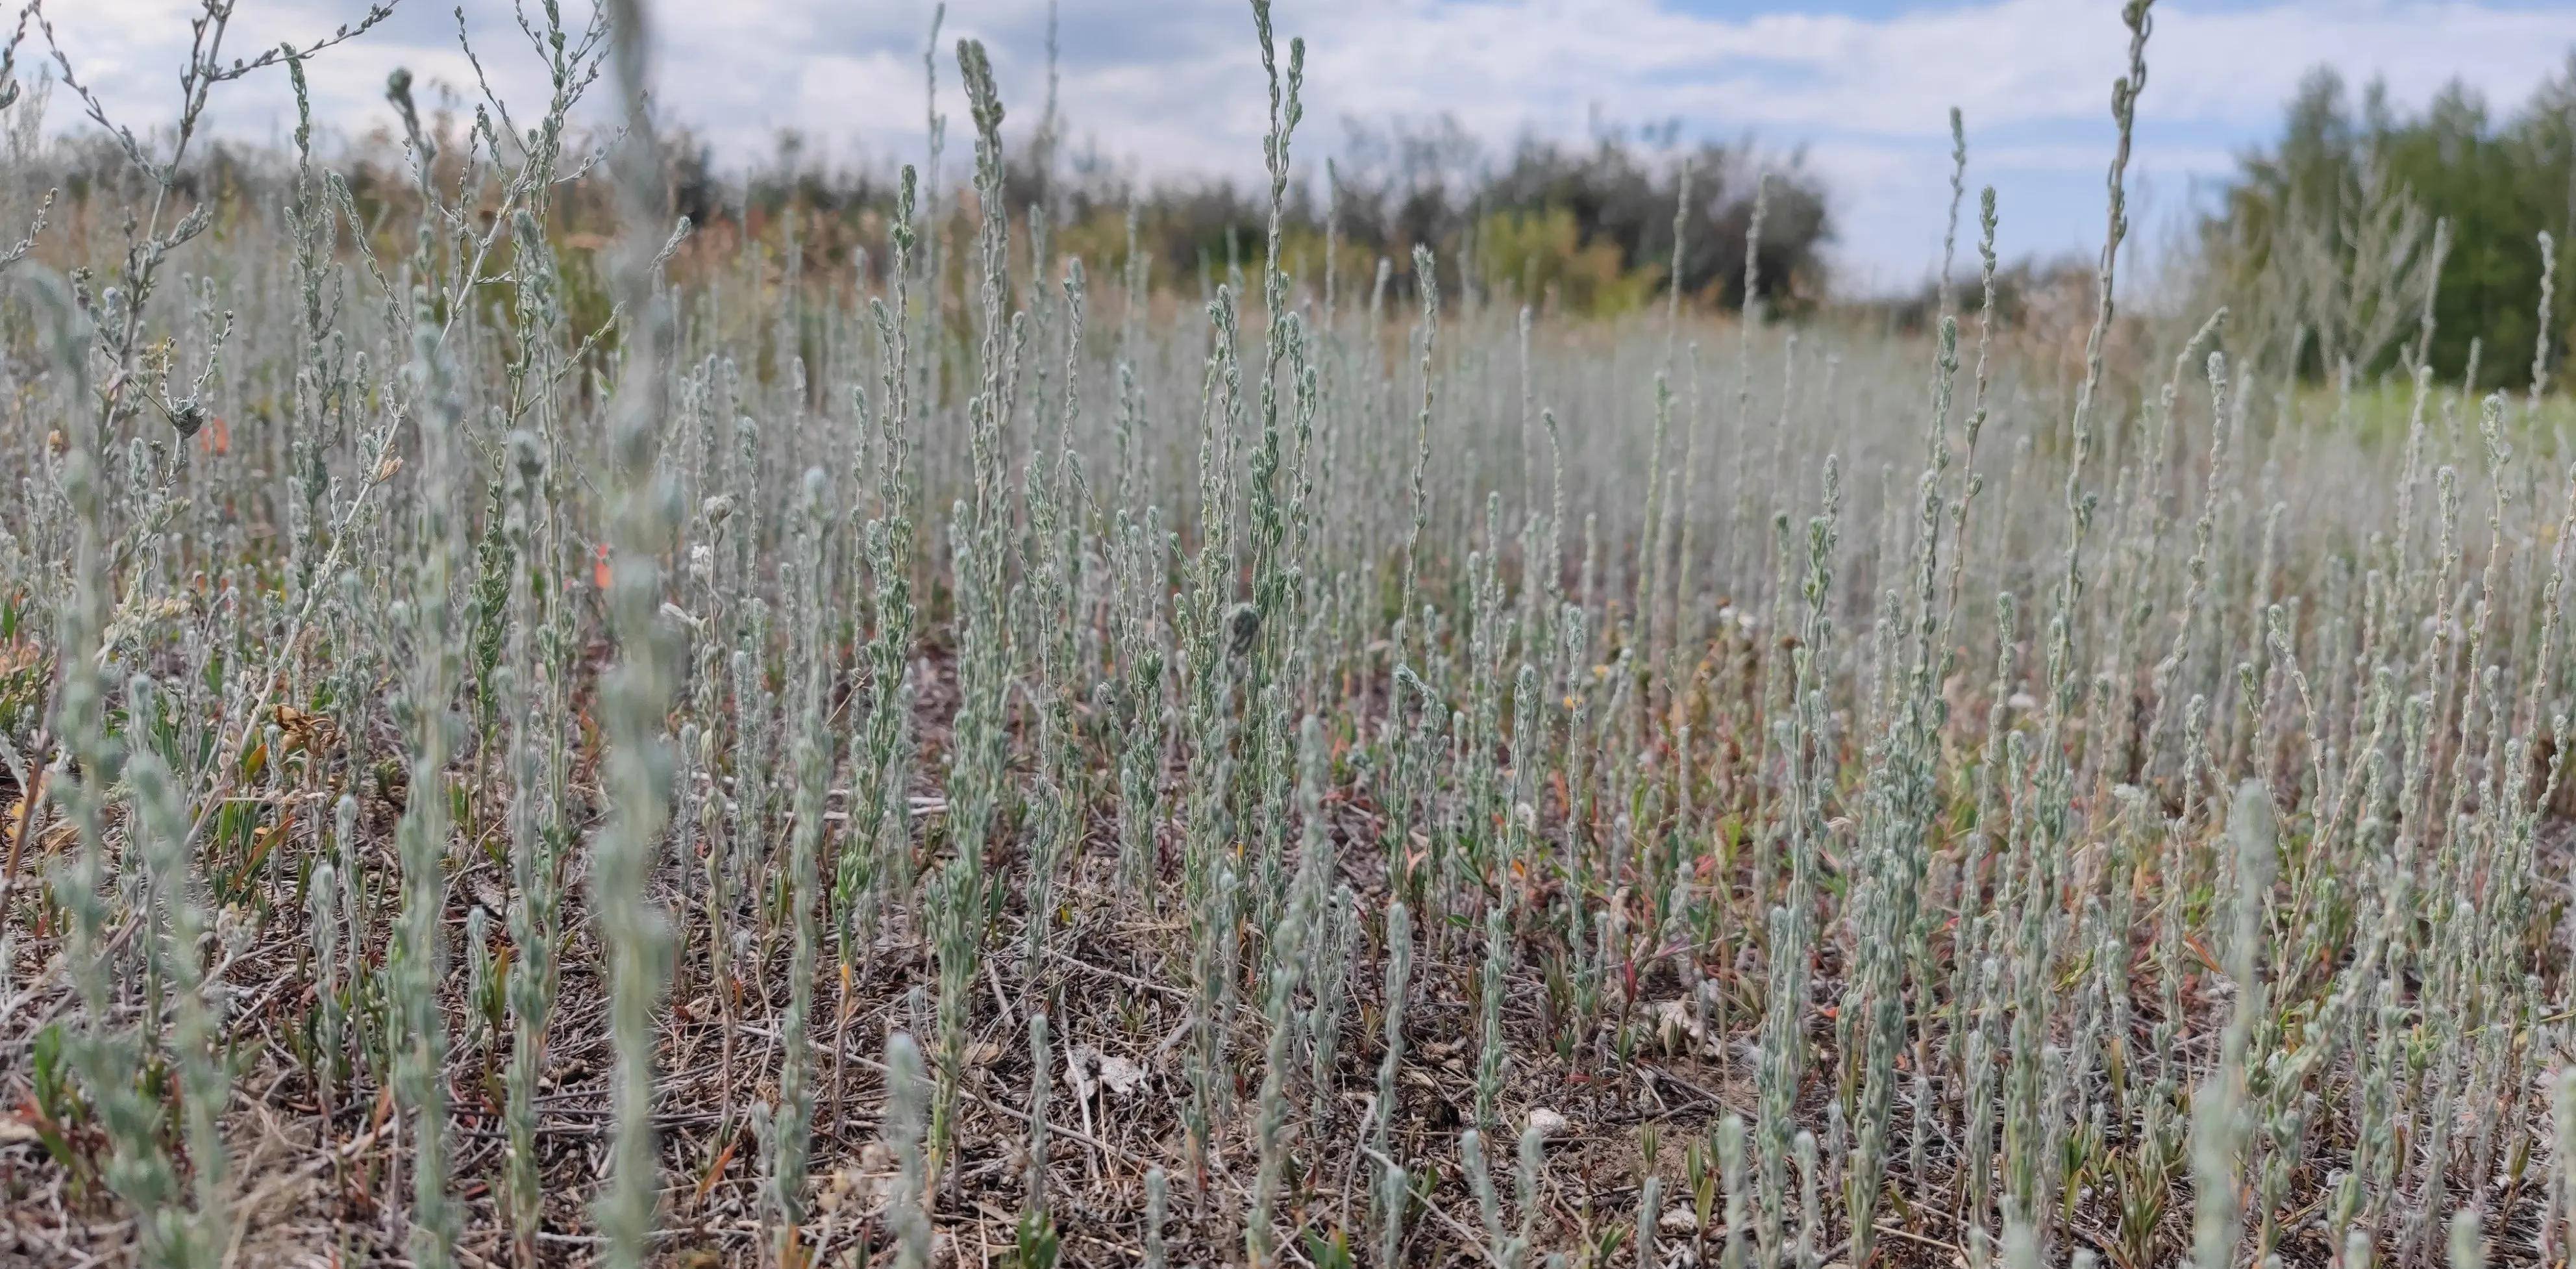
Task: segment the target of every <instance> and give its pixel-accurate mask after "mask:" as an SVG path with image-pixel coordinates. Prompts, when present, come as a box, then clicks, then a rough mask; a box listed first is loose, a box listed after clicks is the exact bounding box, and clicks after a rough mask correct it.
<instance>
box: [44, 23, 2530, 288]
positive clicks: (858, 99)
mask: <svg viewBox="0 0 2576 1269" xmlns="http://www.w3.org/2000/svg"><path fill="white" fill-rule="evenodd" d="M565 2H566V7H567V9H568V10H570V11H572V12H574V13H576V14H577V13H579V12H583V11H586V0H565ZM1061 5H1062V8H1061V19H1060V20H1061V47H1062V61H1063V69H1062V102H1063V110H1064V112H1065V115H1066V124H1067V131H1068V134H1069V136H1070V139H1071V140H1072V141H1073V142H1074V143H1076V144H1077V145H1084V146H1089V147H1091V148H1093V149H1095V150H1096V151H1097V152H1098V153H1099V154H1100V155H1102V156H1104V157H1106V158H1108V159H1110V160H1112V161H1114V162H1116V163H1118V164H1120V165H1121V166H1123V167H1125V168H1127V169H1128V170H1131V171H1134V172H1137V173H1139V174H1143V175H1147V176H1181V175H1187V174H1192V173H1209V174H1228V175H1235V176H1244V175H1249V174H1253V173H1257V172H1258V171H1259V168H1260V145H1259V137H1260V132H1261V128H1262V120H1263V110H1264V104H1265V103H1264V97H1263V90H1262V86H1261V80H1260V71H1259V65H1258V61H1257V56H1256V51H1255V45H1254V43H1253V39H1252V24H1251V20H1250V18H1249V16H1248V12H1247V8H1246V6H1245V5H1244V4H1242V3H1240V2H1239V0H1061ZM364 6H365V0H241V3H240V14H239V16H238V17H237V18H236V20H235V23H234V33H233V36H232V37H231V39H230V40H229V41H228V43H227V48H228V49H229V50H232V51H235V52H246V51H250V50H255V49H258V48H260V47H263V46H267V45H271V44H274V43H275V42H276V41H277V40H278V39H280V38H283V37H285V36H288V35H292V34H303V35H310V34H312V33H316V32H320V31H325V30H327V29H329V28H330V27H332V26H335V25H337V24H339V23H341V22H345V21H349V20H351V19H354V18H355V17H357V16H358V15H359V14H360V13H361V12H363V10H364ZM456 7H457V6H456V4H455V3H454V0H436V2H435V3H430V2H427V0H405V2H404V4H403V5H402V7H401V8H400V9H399V10H398V11H397V14H396V16H395V17H394V18H393V20H391V21H390V22H388V23H386V24H385V25H384V26H382V27H380V28H378V29H377V30H376V31H374V32H372V33H370V34H369V35H367V36H366V37H365V38H363V39H361V40H359V41H357V42H355V43H353V44H350V45H347V46H344V47H342V48H340V49H336V50H334V51H332V52H331V53H329V54H327V55H326V56H325V58H323V59H322V60H320V61H318V62H317V63H316V64H315V66H314V71H313V78H314V82H315V92H316V96H317V102H316V105H317V114H318V116H319V117H320V119H321V120H322V121H323V122H324V123H325V124H326V125H327V126H329V127H330V128H333V129H336V130H338V131H339V132H341V133H343V134H346V135H359V134H363V133H364V132H366V131H368V130H370V129H373V128H376V127H380V126H383V125H384V124H385V123H386V122H387V121H388V120H389V118H390V114H389V111H388V109H387V108H386V107H385V105H384V103H383V100H382V89H383V84H384V78H385V75H386V73H387V72H388V71H390V70H392V69H393V68H395V67H396V66H408V67H410V68H412V70H413V71H414V72H415V74H417V75H419V76H420V77H421V78H422V79H423V80H425V81H427V82H429V83H432V84H440V83H445V84H453V85H462V84H466V83H470V82H471V81H470V75H471V72H470V70H469V68H468V67H467V64H466V61H465V58H464V56H463V54H462V53H461V52H460V51H459V49H458V39H457V35H458V31H457V27H458V17H457V14H456V12H455V10H456ZM931 7H932V6H931V0H713V2H709V0H686V2H674V0H663V2H662V3H660V4H658V5H657V11H658V13H659V15H660V17H659V20H660V22H661V24H662V25H661V29H660V32H659V35H660V46H659V50H658V55H659V58H660V67H661V70H660V76H661V81H660V82H661V84H662V93H663V96H664V99H665V101H666V103H667V104H668V106H669V108H670V110H671V111H673V112H674V113H675V114H677V115H678V116H679V117H680V118H682V119H684V120H685V121H687V122H688V123H689V124H690V125H691V126H692V127H694V128H696V129H697V130H698V131H699V132H700V133H701V134H703V135H705V136H706V137H708V138H709V139H710V140H712V141H713V142H715V143H716V145H717V146H718V147H719V149H720V151H723V150H731V151H732V152H734V153H744V154H749V153H760V154H765V153H768V152H770V151H771V149H772V148H773V147H774V144H775V139H776V137H777V135H778V133H779V132H780V131H781V130H782V129H787V128H795V129H797V130H799V131H801V132H802V133H804V134H805V135H806V136H807V137H808V138H809V139H810V147H811V148H813V149H819V150H820V151H821V152H823V153H824V154H827V155H830V156H833V157H836V158H841V159H845V160H848V161H852V162H861V161H864V162H877V163H887V162H893V161H898V160H901V159H909V158H914V157H916V156H917V155H918V154H919V153H920V150H921V146H922V139H923V125H922V115H923V103H922V78H921V74H922V68H921V50H922V45H923V40H924V37H925V35H926V34H927V31H928V28H929V22H930V11H931ZM2118 7H2119V6H2118V4H2117V2H2116V0H1805V2H1803V3H1790V2H1788V0H1278V3H1277V11H1278V25H1279V27H1280V31H1281V35H1282V37H1283V38H1285V37H1286V36H1288V35H1303V36H1304V37H1305V38H1306V40H1307V44H1308V74H1307V88H1306V96H1307V101H1308V103H1309V105H1308V112H1307V123H1306V127H1305V130H1304V131H1303V132H1302V133H1301V136H1300V141H1301V144H1300V147H1299V155H1300V156H1301V158H1302V159H1305V160H1308V161H1314V160H1317V159H1319V158H1320V157H1321V156H1322V155H1324V154H1327V153H1330V152H1332V151H1334V150H1335V149H1337V148H1339V147H1340V146H1341V145H1342V144H1343V143H1344V141H1345V139H1346V136H1347V131H1346V128H1345V122H1344V121H1345V120H1348V119H1362V120H1371V121H1384V120H1388V119H1391V118H1398V117H1406V118H1412V119H1416V120H1427V119H1430V118H1432V117H1434V116H1437V115H1440V114H1443V113H1446V114H1448V115H1450V116H1452V117H1454V118H1455V119H1456V120H1457V121H1458V123H1459V124H1460V125H1461V126H1462V127H1464V128H1465V129H1466V130H1467V131H1468V132H1470V133H1471V134H1473V135H1475V136H1477V137H1479V138H1481V139H1483V140H1485V141H1486V142H1487V143H1488V144H1489V145H1490V146H1491V147H1492V148H1493V149H1495V150H1496V151H1499V150H1501V149H1502V148H1504V147H1506V146H1508V144H1509V142H1510V141H1511V140H1512V139H1513V138H1514V137H1516V136H1518V135H1520V134H1523V133H1525V132H1537V133H1542V134H1548V135H1553V136H1559V137H1565V138H1580V137H1582V136H1585V135H1587V134H1588V132H1589V130H1590V129H1591V128H1592V126H1593V121H1595V120H1601V121H1608V122H1612V123H1620V124H1650V123H1659V122H1661V121H1664V120H1677V121H1678V122H1679V126H1680V130H1681V135H1682V137H1683V138H1684V139H1685V140H1688V139H1694V138H1699V137H1707V138H1712V139H1718V140H1730V141H1731V140H1736V139H1740V138H1743V137H1747V136H1750V137H1752V138H1754V139H1755V140H1756V141H1757V142H1758V143H1759V144H1760V145H1762V146H1764V147H1765V148H1768V149H1771V150H1776V151H1779V152H1783V153H1786V152H1788V151H1791V150H1797V151H1801V152H1803V154H1804V156H1805V162H1806V163H1807V164H1808V166H1809V167H1810V168H1811V169H1813V170H1814V171H1815V172H1817V173H1818V174H1819V175H1820V176H1821V177H1822V178H1823V179H1824V180H1825V181H1826V183H1827V184H1828V186H1829V187H1830V188H1831V190H1832V191H1833V192H1834V193H1835V195H1837V203H1836V206H1837V209H1838V215H1839V220H1840V232H1839V241H1838V243H1837V244H1836V246H1835V248H1834V257H1835V260H1836V262H1837V265H1838V267H1839V268H1840V270H1841V271H1842V275H1843V280H1844V282H1845V283H1846V284H1848V285H1851V286H1853V287H1856V288H1858V289H1864V290H1866V289H1876V288H1882V287H1888V286H1897V285H1904V284H1906V283H1910V282H1912V281H1914V280H1916V279H1919V278H1921V277H1924V276H1927V275H1928V274H1929V272H1930V271H1931V268H1932V263H1933V261H1934V260H1935V259H1936V257H1937V255H1938V250H1939V242H1940V233H1941V212H1942V201H1943V198H1944V196H1945V187H1946V182H1947V177H1948V149H1949V146H1948V138H1947V128H1948V124H1947V119H1948V113H1947V112H1948V110H1949V107H1951V106H1952V105H1957V106H1959V107H1960V108H1961V109H1963V110H1964V111H1965V112H1966V116H1967V121H1968V131H1969V147H1970V178H1969V179H1970V182H1971V184H1972V186H1973V185H1975V184H1979V183H1989V184H1992V185H1994V186H1995V187H1996V188H1997V190H1998V192H1999V195H2000V198H2001V205H2002V214H2003V230H2002V234H2001V237H2002V240H2003V247H2004V249H2005V251H2006V253H2007V254H2020V253H2025V252H2042V253H2055V252H2063V251H2089V250H2090V249H2091V248H2092V246H2093V244H2095V243H2097V242H2098V240H2099V236H2100V232H2101V219H2102V206H2101V204H2102V194H2101V176H2102V167H2103V164H2104V161H2105V160H2106V158H2107V157H2108V148H2109V131H2108V123H2107V108H2106V107H2107V103H2108V98H2109V90H2108V85H2109V83H2110V81H2111V79H2112V78H2113V77H2114V76H2116V75H2117V74H2118V73H2119V71H2120V69H2121V58H2122V56H2123V54H2124V44H2123V40H2122V33H2121V30H2120V23H2119V16H2118ZM196 8H197V4H196V3H195V0H55V3H54V5H53V9H54V15H55V29H56V32H57V34H58V36H59V37H60V40H61V43H62V46H63V48H64V50H65V51H66V52H67V53H68V54H69V55H70V56H71V57H72V59H73V64H74V67H75V69H76V70H78V72H79V73H80V75H81V76H82V78H83V79H84V81H86V82H88V83H90V84H91V85H92V86H93V87H94V88H95V89H96V90H97V91H98V93H99V95H100V97H101V98H102V99H103V100H104V101H105V103H106V104H107V106H108V108H109V110H110V112H111V117H113V118H114V119H115V120H116V121H117V122H118V123H120V124H125V125H127V126H130V127H134V128H136V129H137V130H141V129H142V128H144V127H146V126H157V125H161V124H165V123H166V122H167V121H168V120H169V119H170V118H171V117H172V116H173V114H174V113H175V107H176V103H177V97H176V90H175V87H174V86H173V83H172V78H171V74H172V71H173V69H174V68H175V67H176V66H177V64H178V63H179V61H180V60H181V59H182V57H183V56H184V50H185V48H186V39H187V18H188V16H189V14H190V13H191V12H192V11H194V10H195V9H196ZM1046 11H1047V0H954V3H952V4H951V5H950V6H949V15H948V25H947V28H946V32H945V35H944V37H943V41H942V43H943V45H944V46H945V45H949V44H950V42H951V41H953V39H954V38H955V37H958V36H975V37H978V38H981V39H983V40H984V41H985V42H986V44H987V45H988V46H989V47H990V48H991V49H992V53H993V60H994V63H995V67H996V70H997V73H998V74H999V76H1000V77H1001V80H1002V90H1003V94H1004V99H1005V102H1006V104H1007V105H1008V106H1009V107H1010V109H1011V130H1012V131H1015V132H1017V133H1018V134H1019V135H1020V136H1022V137H1024V136H1025V134H1026V129H1027V128H1029V127H1031V126H1033V125H1034V123H1035V121H1036V118H1037V116H1038V113H1039V111H1038V106H1039V103H1040V101H1041V100H1042V94H1043V91H1044V90H1043V84H1044V77H1045V30H1046ZM576 20H577V19H576ZM463 24H464V27H465V29H466V31H467V33H468V34H469V35H470V36H471V37H472V39H473V42H474V45H475V48H476V50H477V52H478V53H479V54H480V55H481V57H482V61H483V64H484V66H485V67H486V68H487V69H488V70H489V71H490V72H491V73H492V76H493V78H494V80H495V81H496V82H497V84H498V86H499V87H500V88H501V89H502V92H503V95H504V98H505V99H506V100H511V101H513V102H522V103H526V104H525V105H523V106H521V107H519V108H520V109H522V110H530V109H533V108H534V107H535V105H536V104H537V103H539V102H541V101H542V99H543V89H542V85H543V79H542V73H541V64H540V63H539V61H538V59H537V57H536V55H535V54H534V53H533V52H532V51H531V50H530V48H529V46H528V43H527V41H526V39H525V37H524V36H522V35H521V34H520V33H519V31H518V29H517V26H516V24H515V21H514V19H513V17H512V12H511V6H510V3H509V0H464V3H463ZM2571 48H2576V0H2165V2H2164V3H2161V4H2159V5H2158V6H2157V17H2156V26H2155V37H2154V40H2153V43H2152V44H2151V45H2150V48H2149V53H2148V57H2149V65H2150V72H2149V87H2148V91H2147V95H2146V98H2145V100H2144V103H2143V105H2142V107H2141V119H2140V131H2141V135H2140V139H2139V151H2138V157H2137V161H2136V165H2135V170H2136V171H2137V173H2138V174H2139V176H2140V178H2141V182H2142V190H2143V192H2142V203H2141V204H2140V212H2141V214H2140V215H2139V216H2138V219H2139V222H2140V223H2141V225H2142V226H2144V227H2146V228H2147V229H2148V231H2149V232H2152V230H2153V227H2154V226H2155V225H2156V224H2157V223H2159V222H2164V223H2170V222H2171V220H2172V219H2173V218H2174V217H2175V216H2176V215H2177V214H2178V213H2179V212H2180V211H2181V210H2182V209H2183V208H2185V207H2187V206H2189V205H2190V203H2191V201H2192V200H2193V199H2194V198H2195V197H2200V196H2205V194H2206V191H2207V190H2208V189H2209V188H2210V184H2211V182H2212V181H2213V180H2215V179H2218V178H2221V177H2223V176H2225V175H2226V174H2227V173H2228V172H2229V171H2230V170H2231V169H2232V166H2233V163H2234V156H2235V155H2236V154H2237V153H2238V152H2239V151H2240V150H2241V149H2242V148H2243V147H2245V146H2247V145H2249V144H2252V143H2254V142H2257V141H2259V140H2261V139H2264V138H2266V137H2268V136H2270V135H2271V133H2272V131H2273V129H2274V128H2275V127H2276V125H2277V122H2278V118H2279V112H2280V107H2281V104H2282V102H2283V101H2284V100H2285V99H2286V98H2287V97H2288V95H2289V94H2290V92H2291V91H2292V89H2293V88H2295V86H2296V85H2297V82H2298V80H2299V78H2300V76H2301V75H2302V74H2303V73H2304V72H2305V71H2306V70H2307V69H2308V68H2310V67H2312V66H2315V65H2318V64H2320V63H2323V64H2330V65H2332V66H2335V67H2336V68H2338V69H2340V70H2341V71H2343V72H2344V74H2345V75H2346V77H2347V78H2348V79H2350V80H2352V81H2354V82H2355V83H2359V82H2362V81H2365V80H2368V79H2371V78H2373V77H2382V78H2385V80H2386V81H2387V83H2388V86H2389V88H2390V91H2391V94H2392V96H2393V97H2394V98H2395V99H2396V100H2397V101H2398V102H2399V103H2401V104H2404V105H2410V106H2411V105H2417V104H2420V103H2422V102H2423V101H2425V100H2427V99H2428V98H2430V97H2431V96H2432V95H2433V94H2434V93H2436V92H2438V91H2440V90H2441V88H2442V87H2443V86H2444V85H2445V84H2447V83H2448V82H2450V81H2451V80H2453V79H2454V78H2466V79H2468V80H2469V81H2470V82H2472V83H2475V84H2477V85H2479V86H2480V88H2481V89H2482V91H2483V92H2484V93H2485V95H2486V97H2487V99H2488V100H2489V102H2490V103H2491V104H2493V105H2494V106H2495V107H2497V108H2498V109H2499V110H2503V109H2509V108H2511V107H2513V106H2516V105H2519V104H2520V103H2521V102H2522V100H2523V99H2524V98H2525V97H2526V96H2527V95H2528V94H2529V93H2530V92H2531V90H2532V89H2533V88H2534V87H2535V86H2536V85H2538V84H2539V83H2541V82H2542V81H2543V80H2545V79H2547V78H2549V77H2550V76H2552V75H2554V74H2557V73H2558V72H2560V71H2561V70H2562V69H2564V68H2565V67H2566V66H2567V64H2568V58H2569V55H2570V50H2571ZM941 60H942V66H941V77H940V88H941V94H942V98H943V100H942V103H941V104H942V108H943V109H944V110H947V111H948V112H949V113H950V114H951V115H952V116H954V117H956V118H957V119H958V120H959V122H958V123H957V124H956V125H955V126H954V129H953V131H954V132H955V133H956V134H963V132H964V131H965V124H964V122H963V118H964V114H965V109H964V103H963V101H962V100H961V99H959V98H958V97H957V94H956V81H957V76H956V71H955V63H954V58H953V55H952V54H949V53H946V52H943V54H942V58H941ZM24 64H25V59H24V58H23V57H22V66H23V65H24ZM286 103H287V96H286V87H285V83H284V76H283V74H282V73H271V74H269V75H267V76H265V77H263V78H254V79H252V80H249V81H245V82H243V83H240V84H236V85H232V86H230V87H228V88H227V89H226V90H225V91H224V93H223V94H222V95H220V96H219V97H218V98H217V102H216V107H215V110H216V114H217V115H218V120H217V123H218V126H219V127H221V128H222V129H224V130H225V131H227V132H230V133H232V134H235V135H241V136H248V137H254V138H256V137H264V136H271V135H277V134H279V133H280V131H281V129H282V127H283V121H284V120H285V119H286V118H288V113H287V104H286ZM70 105H71V103H70V102H68V101H67V100H65V99H64V98H63V97H62V96H61V95H59V94H58V95H57V97H56V99H55V104H54V108H53V111H52V118H53V121H54V124H55V126H57V127H69V126H77V125H78V123H79V121H78V120H77V119H76V118H75V116H74V112H73V111H72V110H71V109H70V108H69V107H70ZM955 153H957V149H956V148H955V147H952V154H955Z"/></svg>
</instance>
